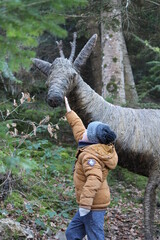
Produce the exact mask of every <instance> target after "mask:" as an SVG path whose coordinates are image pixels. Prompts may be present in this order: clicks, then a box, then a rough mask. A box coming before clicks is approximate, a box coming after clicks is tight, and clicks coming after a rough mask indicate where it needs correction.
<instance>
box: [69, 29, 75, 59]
mask: <svg viewBox="0 0 160 240" xmlns="http://www.w3.org/2000/svg"><path fill="white" fill-rule="evenodd" d="M76 38H77V33H76V32H75V33H73V42H70V44H71V54H70V57H69V61H71V62H73V58H74V55H75V51H76Z"/></svg>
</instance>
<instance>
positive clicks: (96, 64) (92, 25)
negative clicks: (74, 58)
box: [88, 19, 102, 95]
mask: <svg viewBox="0 0 160 240" xmlns="http://www.w3.org/2000/svg"><path fill="white" fill-rule="evenodd" d="M88 30H89V32H90V35H91V36H92V35H93V34H95V33H97V35H98V38H97V42H96V47H95V48H94V49H93V51H92V55H91V58H90V61H91V71H92V77H93V79H92V81H93V88H94V90H95V91H96V92H97V93H98V94H100V95H102V71H101V61H102V60H101V38H100V28H99V23H98V20H97V21H96V22H95V19H91V20H90V21H89V24H88Z"/></svg>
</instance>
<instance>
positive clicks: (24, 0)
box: [0, 0, 87, 94]
mask: <svg viewBox="0 0 160 240" xmlns="http://www.w3.org/2000/svg"><path fill="white" fill-rule="evenodd" d="M86 2H87V1H86V0H80V1H76V0H61V1H59V0H54V1H52V0H47V1H44V0H41V1H37V0H18V1H17V0H8V1H0V72H1V75H0V77H1V81H2V83H3V84H4V88H5V90H6V91H7V90H10V91H11V92H12V94H14V93H15V89H14V85H15V83H16V81H17V79H16V78H15V77H14V73H15V72H17V71H19V69H20V68H21V67H24V68H29V66H30V64H31V62H30V58H31V57H34V56H35V51H34V49H35V47H37V45H38V44H39V36H41V35H42V34H43V33H44V31H46V32H49V33H51V34H53V35H55V36H58V37H66V36H67V32H66V31H65V30H64V29H63V28H62V26H63V25H64V24H65V13H66V12H67V11H68V10H69V9H70V8H74V7H75V8H76V7H77V6H80V5H83V4H85V3H86ZM6 79H8V82H6ZM8 86H12V87H11V89H10V88H9V87H8Z"/></svg>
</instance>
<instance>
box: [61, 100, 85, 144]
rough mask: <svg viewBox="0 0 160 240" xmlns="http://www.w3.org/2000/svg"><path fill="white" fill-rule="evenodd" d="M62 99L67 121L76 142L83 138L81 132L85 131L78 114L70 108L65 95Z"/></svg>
mask: <svg viewBox="0 0 160 240" xmlns="http://www.w3.org/2000/svg"><path fill="white" fill-rule="evenodd" d="M64 101H65V106H66V110H67V113H66V118H67V121H68V123H69V124H70V126H71V128H72V131H73V135H74V138H75V140H76V141H77V142H78V141H79V140H81V139H82V138H83V133H84V132H85V130H86V128H85V126H84V125H83V122H82V120H81V119H80V118H79V116H78V115H77V114H76V113H75V112H74V111H73V110H71V108H70V106H69V103H68V99H67V97H64Z"/></svg>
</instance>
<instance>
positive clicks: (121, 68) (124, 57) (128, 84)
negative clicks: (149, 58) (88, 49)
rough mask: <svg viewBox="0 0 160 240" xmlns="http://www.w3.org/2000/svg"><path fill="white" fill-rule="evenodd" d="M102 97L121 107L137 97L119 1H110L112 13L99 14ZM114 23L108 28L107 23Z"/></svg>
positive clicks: (134, 100)
mask: <svg viewBox="0 0 160 240" xmlns="http://www.w3.org/2000/svg"><path fill="white" fill-rule="evenodd" d="M101 18H102V23H101V39H102V43H101V45H102V83H103V87H102V96H103V97H104V98H105V99H106V98H110V97H111V98H113V100H114V103H115V104H118V105H121V104H126V102H127V103H131V102H136V101H137V99H138V97H137V93H136V88H135V84H134V78H133V74H132V69H131V65H130V61H129V57H128V53H127V48H126V43H125V40H124V37H123V32H122V19H121V1H118V0H112V11H111V12H110V13H108V12H105V11H102V13H101ZM109 19H111V21H112V22H113V23H114V26H112V28H109V26H108V25H107V21H108V20H109Z"/></svg>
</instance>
